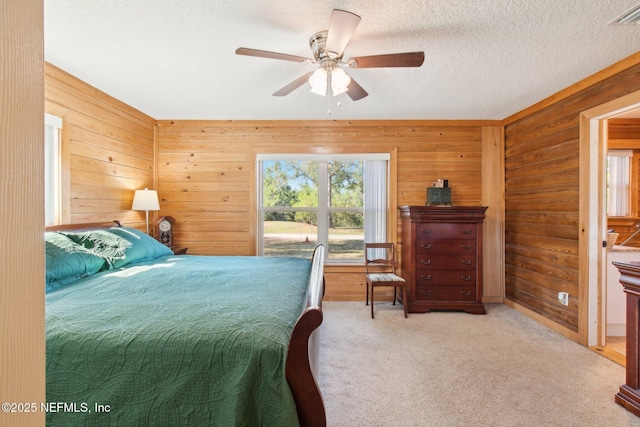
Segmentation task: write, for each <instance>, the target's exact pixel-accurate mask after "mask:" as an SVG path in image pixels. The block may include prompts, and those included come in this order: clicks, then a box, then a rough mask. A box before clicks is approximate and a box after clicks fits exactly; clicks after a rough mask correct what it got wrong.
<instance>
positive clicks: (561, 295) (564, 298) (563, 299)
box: [558, 292, 569, 305]
mask: <svg viewBox="0 0 640 427" xmlns="http://www.w3.org/2000/svg"><path fill="white" fill-rule="evenodd" d="M558 301H560V304H562V305H569V294H568V293H566V292H558Z"/></svg>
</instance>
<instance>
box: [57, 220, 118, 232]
mask: <svg viewBox="0 0 640 427" xmlns="http://www.w3.org/2000/svg"><path fill="white" fill-rule="evenodd" d="M111 227H122V224H120V221H117V220H113V221H111V222H85V223H82V224H58V225H50V226H48V227H45V231H87V230H104V229H107V228H111Z"/></svg>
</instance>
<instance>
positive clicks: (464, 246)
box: [460, 245, 471, 251]
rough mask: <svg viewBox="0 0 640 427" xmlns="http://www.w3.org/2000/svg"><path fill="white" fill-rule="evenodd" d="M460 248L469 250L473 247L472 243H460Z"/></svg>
mask: <svg viewBox="0 0 640 427" xmlns="http://www.w3.org/2000/svg"><path fill="white" fill-rule="evenodd" d="M460 248H462V249H464V250H467V251H468V250H469V249H471V245H460Z"/></svg>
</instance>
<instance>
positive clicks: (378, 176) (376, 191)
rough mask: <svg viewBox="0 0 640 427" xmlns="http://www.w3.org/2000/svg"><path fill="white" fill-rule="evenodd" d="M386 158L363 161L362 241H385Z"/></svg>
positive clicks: (386, 203) (386, 202)
mask: <svg viewBox="0 0 640 427" xmlns="http://www.w3.org/2000/svg"><path fill="white" fill-rule="evenodd" d="M387 165H388V161H386V160H365V162H364V241H365V242H366V243H382V242H386V241H387V206H388V198H387V168H388V166H387Z"/></svg>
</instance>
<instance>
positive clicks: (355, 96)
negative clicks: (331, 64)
mask: <svg viewBox="0 0 640 427" xmlns="http://www.w3.org/2000/svg"><path fill="white" fill-rule="evenodd" d="M347 88H348V89H347V95H349V98H351V99H352V100H354V101H357V100H359V99H362V98H364V97H365V96H367V95H369V94H368V93H367V91H366V90H364V89H362V86H360V85H359V84H358V82H356V81H355V80H353V77H352V78H351V82H350V83H349V86H347Z"/></svg>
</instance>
